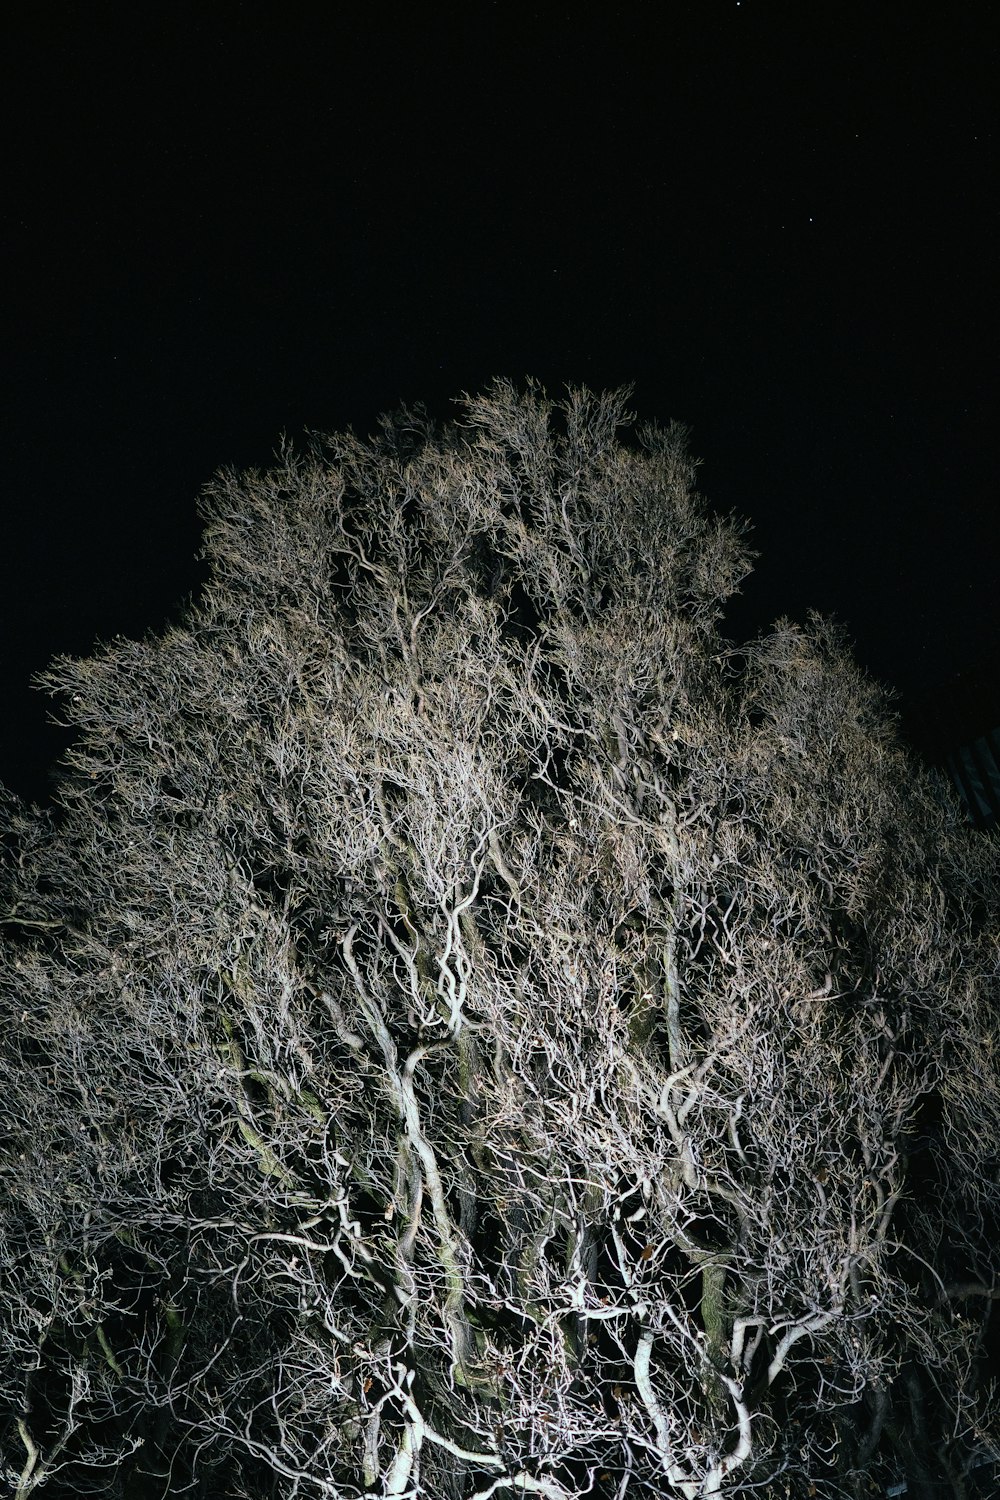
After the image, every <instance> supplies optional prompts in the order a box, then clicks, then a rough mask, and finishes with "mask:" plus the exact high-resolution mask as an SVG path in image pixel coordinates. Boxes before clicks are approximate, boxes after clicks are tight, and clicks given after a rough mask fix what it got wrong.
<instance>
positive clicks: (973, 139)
mask: <svg viewBox="0 0 1000 1500" xmlns="http://www.w3.org/2000/svg"><path fill="white" fill-rule="evenodd" d="M22 9H23V11H24V12H25V13H24V14H23V15H22V17H21V19H20V20H19V21H16V22H13V23H9V24H8V27H7V32H6V37H5V43H4V51H5V54H6V56H5V61H4V63H3V70H4V77H3V78H2V80H0V97H2V99H3V104H2V109H3V111H4V113H5V116H6V118H5V119H4V122H3V140H4V142H5V145H6V151H7V155H8V160H7V164H6V170H5V172H4V175H3V192H2V195H0V219H2V254H3V258H4V264H3V268H2V270H3V274H2V276H0V296H2V299H3V316H2V324H0V327H2V330H3V342H2V345H0V348H2V351H3V357H2V364H3V381H4V388H3V402H2V408H0V409H2V420H3V424H4V433H3V448H2V452H3V458H4V462H3V469H2V483H3V495H2V502H0V520H2V543H0V560H2V568H3V576H2V580H0V658H2V661H0V673H2V680H3V685H4V706H3V724H2V734H0V780H3V781H4V782H5V783H6V784H7V785H8V786H9V787H12V788H13V789H14V790H16V791H17V792H19V793H21V794H22V795H25V796H28V797H31V798H33V799H45V798H46V797H47V796H48V795H49V790H50V782H49V775H48V773H49V767H50V764H51V762H52V761H53V760H54V758H55V756H56V755H57V754H58V753H59V751H60V748H61V747H62V746H63V745H64V744H65V739H66V737H65V734H61V733H60V732H59V731H57V730H55V729H52V728H47V727H46V723H45V721H46V716H47V714H48V713H49V711H50V709H49V705H48V704H47V702H46V699H45V698H44V696H43V695H42V694H40V693H39V692H38V691H36V690H32V689H30V687H29V678H30V677H31V675H32V673H34V672H37V671H39V670H41V669H42V668H43V667H44V666H45V664H46V663H47V662H48V661H49V659H50V658H51V657H52V656H53V655H55V654H57V653H69V654H84V653H87V652H89V651H90V649H91V648H92V646H93V644H94V643H95V641H98V640H105V639H109V638H110V637H112V636H114V635H118V634H126V635H140V634H142V633H143V632H145V631H146V630H149V629H153V630H159V629H161V628H162V626H163V624H164V622H165V621H166V620H167V619H168V618H171V617H172V616H173V615H174V614H175V612H176V607H177V605H178V604H179V602H180V601H181V600H182V599H183V598H184V597H185V596H186V595H189V594H190V593H191V592H192V591H194V590H196V589H197V587H198V582H199V577H200V573H199V568H198V565H197V564H196V563H195V561H194V558H195V553H196V551H197V548H198V544H199V533H198V524H197V518H196V514H195V499H196V496H197V493H198V491H199V489H200V488H201V487H202V485H203V484H204V483H206V482H207V481H208V479H209V478H210V477H211V475H212V473H213V472H214V471H215V470H216V469H217V468H219V467H221V466H227V467H229V466H234V467H236V468H243V467H246V466H248V465H260V464H264V463H266V462H267V461H268V460H269V457H270V456H271V454H272V453H273V451H274V448H275V446H276V444H277V442H278V441H279V439H280V436H281V434H282V433H288V434H289V435H291V436H293V437H294V436H295V435H296V434H301V433H302V432H303V430H304V429H319V430H321V431H331V430H335V429H339V428H343V427H345V426H347V425H352V426H354V427H355V429H356V430H358V431H360V432H367V431H370V430H372V429H373V427H374V425H375V421H376V419H377V417H378V415H379V413H380V412H382V411H384V410H387V409H390V408H392V407H394V406H396V405H397V404H398V403H399V402H400V401H401V400H405V401H408V402H412V401H420V400H422V401H424V402H425V403H426V404H427V405H428V406H429V407H430V408H431V410H432V411H434V412H436V413H439V414H440V415H442V416H446V415H448V414H449V412H450V411H451V410H452V408H451V405H450V402H451V398H453V397H455V396H457V395H459V394H460V393H461V392H462V391H463V390H476V389H479V388H481V387H482V385H483V384H484V383H485V382H486V381H488V380H489V379H490V378H491V377H493V376H495V375H506V376H510V377H513V378H515V379H519V380H520V379H522V378H523V377H524V376H526V375H529V374H530V375H534V376H537V377H538V378H539V379H541V380H542V381H543V382H544V383H545V384H546V386H547V387H548V389H549V391H550V393H552V394H557V393H558V392H559V390H560V389H561V387H562V386H563V385H564V384H565V383H567V382H570V383H584V384H587V385H590V386H591V387H593V388H598V389H599V388H604V387H607V386H612V385H615V386H616V385H619V384H622V383H625V382H630V383H633V384H634V386H635V395H634V398H633V404H634V406H635V408H636V410H637V411H638V412H639V413H640V415H641V416H643V417H648V418H656V419H658V420H661V421H667V420H670V419H672V418H676V419H679V420H681V421H684V422H686V423H687V424H689V425H690V427H691V429H692V447H693V450H694V451H695V452H696V453H697V454H698V455H700V456H701V458H702V459H703V460H704V466H703V468H702V471H701V487H702V489H703V492H704V493H705V494H706V495H707V497H708V498H709V500H710V502H711V503H712V504H713V505H714V506H716V507H718V508H719V509H722V510H732V511H736V512H737V513H739V514H740V515H744V516H746V517H748V518H749V519H750V520H751V521H752V523H753V525H754V533H753V545H754V546H755V547H756V548H758V549H759V551H760V553H761V556H760V559H759V561H758V564H757V568H756V572H755V575H754V577H753V578H752V579H751V580H749V581H748V583H747V585H746V587H745V590H744V595H743V597H742V598H741V599H739V600H738V601H736V602H735V605H734V607H733V608H732V609H731V610H730V612H729V614H728V616H727V628H728V629H729V631H730V632H731V633H733V634H734V635H738V636H743V635H746V634H749V633H752V632H754V631H756V630H758V629H761V628H763V627H765V626H766V625H767V624H768V623H769V622H770V621H771V620H772V619H774V618H775V617H776V616H778V615H781V614H789V615H791V616H792V617H793V618H799V619H801V618H803V617H804V616H805V613H806V611H807V610H808V609H809V608H810V607H814V608H817V609H820V610H822V611H824V612H830V613H833V614H835V615H837V616H838V617H839V618H840V619H841V620H842V621H843V622H844V623H845V625H846V627H847V630H848V633H849V635H850V636H851V638H852V639H853V640H854V642H855V644H856V651H857V655H858V657H859V658H860V660H861V661H862V663H863V664H864V665H865V666H866V667H867V668H868V669H869V670H870V671H871V672H872V673H873V674H874V675H875V676H877V677H878V678H880V679H881V680H882V681H884V682H886V683H888V684H891V685H892V686H894V687H895V688H896V689H897V690H898V692H899V694H900V697H899V700H898V705H897V706H898V710H899V712H900V713H901V715H902V722H903V726H904V730H905V732H906V733H907V735H908V736H909V737H910V738H911V739H912V741H913V742H914V743H915V744H916V745H917V746H918V747H919V748H920V749H921V750H922V751H923V752H924V753H925V754H927V755H929V756H935V755H938V754H940V753H941V751H942V750H943V749H945V748H947V747H948V746H949V745H950V744H953V743H957V742H960V741H961V740H962V738H963V737H967V736H969V735H971V734H972V733H977V732H980V731H981V730H983V729H985V728H989V727H991V726H992V725H994V724H997V723H1000V671H998V668H997V660H998V657H997V646H998V623H1000V603H998V601H1000V526H998V524H997V504H996V479H997V471H998V465H997V446H998V442H997V433H998V429H1000V423H998V421H997V412H998V388H997V370H996V351H997V333H998V319H997V270H998V267H997V258H996V249H997V243H998V237H997V230H998V222H997V217H998V216H997V210H996V202H997V183H998V182H1000V172H998V170H997V167H998V164H997V122H996V114H995V106H994V104H993V96H994V94H995V92H996V83H997V77H998V70H997V53H996V50H995V47H994V44H993V42H992V27H991V26H990V24H989V19H990V13H991V12H993V17H992V19H993V20H994V21H995V19H996V15H995V9H996V8H995V7H994V6H985V5H975V4H968V3H965V4H962V5H959V6H938V7H923V6H915V5H910V4H904V3H902V0H900V3H894V4H888V3H884V4H883V3H872V0H869V3H868V4H866V5H865V6H863V7H860V6H857V7H856V6H853V5H850V4H846V5H845V4H839V3H838V4H830V5H817V4H803V3H795V4H788V5H766V4H757V3H754V0H743V3H739V4H738V3H736V0H730V3H725V4H713V3H711V0H702V3H690V4H689V3H677V4H674V3H671V0H659V3H657V4H642V3H637V4H633V5H622V6H619V5H613V4H607V3H606V4H590V5H582V4H577V5H572V6H570V5H563V4H554V3H553V4H540V5H537V6H535V7H529V6H524V7H522V6H516V5H512V4H505V3H502V0H500V3H495V4H490V3H485V0H484V3H477V0H467V3H465V4H464V5H452V4H439V3H433V4H427V5H424V6H411V7H409V8H408V10H406V11H405V12H404V11H403V10H402V8H401V7H400V8H398V9H397V8H396V7H393V8H391V9H390V8H385V7H378V6H375V5H370V4H365V5H363V6H362V5H359V6H357V7H353V8H352V7H350V6H348V5H347V4H336V5H333V4H331V5H329V6H327V7H325V15H326V17H327V19H325V20H324V19H317V15H318V14H320V12H321V8H320V7H318V6H315V5H312V6H308V7H307V6H295V7H291V6H289V7H278V6H266V7H265V6H260V7H257V6H251V5H240V4H235V3H213V4H210V5H204V4H202V5H198V6H191V5H186V4H175V5H172V6H171V7H169V9H164V10H163V11H162V12H159V13H158V12H157V9H156V6H155V5H146V6H133V7H129V8H128V9H126V8H125V7H124V6H122V7H121V8H120V9H116V8H113V7H107V6H99V5H98V6H82V5H78V6H72V7H71V6H62V7H60V6H58V5H55V6H48V7H42V6H37V7H30V8H29V7H23V8H22ZM29 9H30V15H29V14H28V11H29ZM286 12H287V13H286Z"/></svg>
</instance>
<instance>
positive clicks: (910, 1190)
mask: <svg viewBox="0 0 1000 1500" xmlns="http://www.w3.org/2000/svg"><path fill="white" fill-rule="evenodd" d="M695 474H696V465H695V463H694V462H693V461H692V459H691V457H690V456H689V452H688V448H687V439H686V434H685V433H684V431H683V430H682V429H680V428H678V427H676V426H674V427H670V428H669V429H666V430H664V429H661V428H658V427H656V426H653V425H648V426H636V424H635V423H634V421H633V419H632V418H631V416H630V414H629V413H628V410H627V393H620V392H619V393H611V394H605V395H599V396H595V395H592V394H590V393H588V392H586V391H571V392H570V393H569V394H568V395H567V396H566V398H565V399H564V400H562V401H561V402H555V401H552V400H550V399H549V398H548V397H547V396H546V394H545V393H544V391H542V390H541V389H540V388H539V387H537V386H535V385H531V384H529V385H528V386H527V388H526V389H523V390H518V389H516V388H514V387H513V386H511V385H509V384H507V383H505V382H496V383H494V385H492V386H491V387H490V388H489V389H488V390H487V391H486V392H485V393H484V394H483V395H481V396H479V397H475V398H466V399H465V401H464V404H463V405H462V407H461V410H460V414H459V416H458V418H457V420H456V421H455V422H453V423H452V424H450V425H447V426H439V425H436V424H434V423H433V422H431V421H430V420H429V418H427V416H426V415H425V414H424V413H423V412H421V411H419V410H418V411H403V412H401V413H398V414H396V415H395V416H393V417H390V418H387V419H385V420H384V421H383V423H382V425H381V428H380V430H379V432H378V433H377V434H376V435H375V436H374V437H372V438H370V439H368V440H365V441H363V440H360V439H358V438H356V437H354V436H353V435H351V434H347V435H339V436H335V437H329V438H315V439H312V440H311V442H310V444H309V446H308V448H307V449H306V450H305V451H304V452H301V453H300V452H297V451H294V450H293V449H292V448H291V447H290V446H287V445H286V447H285V448H283V450H282V452H281V454H280V455H279V457H278V459H277V461H276V463H275V466H274V467H273V468H272V469H270V470H268V471H267V472H263V473H249V474H245V475H235V474H224V475H221V476H220V477H219V478H218V479H217V480H216V481H215V483H214V484H213V485H212V486H211V487H210V488H209V490H208V491H207V493H206V494H205V496H204V497H203V501H202V509H203V516H204V521H205V543H204V548H205V550H204V556H205V559H206V560H207V563H208V566H209V579H208V582H207V584H206V586H205V588H204V590H203V591H202V593H201V595H200V596H199V597H198V599H197V600H196V601H194V602H193V603H191V604H189V605H188V606H187V607H186V609H185V611H184V614H183V617H182V618H181V620H180V622H179V623H178V624H176V625H174V626H172V627H171V628H169V629H167V630H165V631H164V632H163V634H162V635H160V636H151V637H149V638H147V639H145V640H142V641H127V640H117V641H114V642H112V643H111V644H109V645H107V646H105V647H103V648H101V649H100V650H98V651H97V652H96V653H95V654H94V655H93V656H92V657H90V658H88V659H86V660H69V659H62V660H59V661H57V662H55V663H54V664H53V666H52V667H51V668H50V670H49V671H48V672H47V673H46V674H45V678H44V682H45V685H46V686H47V687H48V688H49V689H50V690H51V691H52V692H53V694H55V695H56V696H57V697H58V699H59V701H60V703H61V705H62V713H63V715H64V717H65V720H66V722H67V723H69V724H70V725H72V726H73V727H74V728H75V730H76V739H75V743H74V745H73V748H72V749H71V750H70V751H69V752H68V754H67V756H66V759H65V763H64V765H63V767H62V770H61V773H60V782H59V796H58V802H59V805H58V807H57V808H56V809H55V810H53V811H51V812H47V813H46V812H42V811H40V810H38V809H30V808H25V807H23V806H21V805H20V804H18V803H17V802H16V801H15V800H14V799H13V798H7V799H6V802H5V803H4V806H3V812H2V821H0V826H2V832H3V846H4V851H5V855H4V865H3V888H2V891H0V916H2V920H3V923H4V929H3V930H4V933H5V941H4V944H3V950H2V967H0V1080H2V1089H3V1099H4V1117H3V1119H4V1123H3V1137H2V1143H0V1174H2V1179H3V1181H2V1198H0V1254H2V1260H3V1273H4V1295H3V1300H2V1306H0V1444H2V1455H3V1464H4V1466H5V1469H4V1472H5V1474H6V1477H7V1480H8V1482H9V1484H10V1486H11V1493H12V1494H14V1495H15V1496H16V1497H17V1500H26V1497H27V1496H28V1495H30V1494H32V1493H34V1491H35V1490H36V1489H37V1490H39V1491H41V1492H44V1493H45V1494H51V1495H58V1494H74V1495H80V1494H87V1493H92V1494H102V1495H105V1494H106V1495H111V1496H117V1497H120V1500H134V1497H143V1500H146V1497H150V1500H152V1497H157V1500H158V1497H165V1496H168V1495H175V1494H191V1495H195V1496H204V1497H210V1496H212V1497H214V1496H227V1497H229V1496H237V1497H239V1496H242V1497H246V1500H263V1497H280V1500H291V1497H298V1496H302V1497H310V1500H312V1497H329V1500H352V1497H360V1496H362V1495H368V1494H384V1495H386V1496H409V1497H413V1500H487V1497H490V1496H493V1495H497V1496H501V1497H502V1496H504V1495H506V1494H512V1495H521V1494H524V1495H536V1496H541V1497H545V1500H576V1497H578V1496H581V1497H582V1496H594V1497H607V1500H612V1497H613V1500H625V1497H628V1500H639V1497H641V1496H649V1497H653V1496H664V1495H669V1496H677V1497H682V1500H694V1497H699V1496H710V1495H720V1496H721V1495H725V1496H729V1497H734V1500H735V1497H739V1500H743V1497H746V1500H750V1497H751V1496H753V1497H761V1496H763V1497H772V1496H773V1497H779V1496H787V1495H803V1496H804V1495H806V1494H808V1495H810V1496H811V1495H818V1496H821V1497H823V1496H825V1497H831V1500H843V1497H844V1496H845V1495H857V1496H863V1495H869V1494H876V1493H882V1492H884V1489H885V1486H886V1485H887V1484H890V1483H892V1482H894V1481H896V1482H901V1481H902V1480H903V1479H905V1480H906V1481H907V1483H908V1484H909V1486H910V1491H911V1493H913V1494H916V1495H927V1496H930V1495H931V1494H934V1495H939V1494H941V1493H943V1492H944V1493H953V1494H955V1495H956V1496H957V1495H962V1494H966V1493H971V1491H969V1490H967V1489H965V1488H963V1485H965V1483H966V1476H968V1474H969V1473H970V1470H971V1466H972V1464H973V1463H974V1461H975V1460H976V1459H977V1458H978V1457H980V1456H982V1455H992V1457H993V1458H994V1459H997V1458H1000V1428H998V1425H997V1415H996V1413H997V1407H996V1406H995V1405H994V1404H992V1403H991V1392H990V1388H989V1360H990V1343H989V1337H990V1335H989V1312H990V1308H991V1305H992V1301H993V1300H994V1299H995V1298H996V1296H997V1294H998V1291H997V1289H998V1285H1000V1281H998V1249H997V1245H998V1230H1000V1223H998V1213H997V1208H998V1199H1000V1174H998V1145H997V1142H998V1139H1000V1086H998V1076H997V1049H998V1043H997V1037H998V1015H997V1005H996V973H997V933H998V928H997V914H996V910H997V909H996V895H997V890H998V875H1000V870H998V863H997V846H996V843H995V842H994V841H993V840H991V839H990V838H987V837H982V836H976V835H974V834H973V833H972V832H971V830H969V829H968V828H967V827H966V826H965V825H964V823H963V821H962V818H961V815H960V813H959V810H958V808H957V806H956V805H955V803H954V801H953V799H952V798H951V797H950V796H949V795H948V794H947V792H946V791H945V790H944V788H943V787H942V786H941V785H940V784H939V783H938V782H937V781H935V779H934V778H933V777H932V776H931V775H930V774H929V773H928V772H926V771H925V770H924V769H922V768H921V767H920V766H919V765H918V763H917V762H916V760H915V759H914V758H913V757H912V756H911V755H910V754H909V752H908V751H907V750H906V748H905V746H904V745H903V744H902V743H901V742H900V740H899V738H898V735H897V731H896V728H895V723H894V720H893V717H892V714H891V712H890V707H889V705H888V703H887V700H886V697H885V695H884V693H883V692H882V690H881V689H880V688H879V687H878V686H877V685H876V684H874V683H872V682H871V681H870V680H868V679H867V678H866V677H865V675H864V674H863V673H862V672H861V671H860V670H859V668H858V667H857V666H856V665H855V664H854V663H853V661H852V659H851V655H850V651H849V649H848V647H847V644H846V642H845V640H844V638H843V636H842V634H841V633H840V631H839V630H838V629H837V627H836V626H835V625H833V624H832V623H831V622H829V621H827V620H823V619H821V618H819V617H816V616H814V617H811V618H810V619H809V620H808V621H807V622H806V623H805V624H800V625H797V624H794V623H792V622H790V621H788V620H782V621H779V622H778V623H777V624H776V625H775V626H774V628H773V629H772V630H771V631H770V632H768V633H767V634H766V635H764V636H762V637H761V638H759V639H756V640H753V641H751V642H747V643H734V642H732V641H730V640H728V639H727V638H726V636H725V634H724V632H723V619H724V608H725V604H726V601H727V599H728V598H729V597H730V596H731V595H732V594H733V593H734V591H735V590H736V589H737V588H738V586H739V584H740V582H741V580H742V579H743V578H744V577H745V576H746V574H747V572H748V570H749V567H750V563H751V559H752V554H751V552H750V551H749V549H748V546H747V542H746V528H745V527H744V526H743V525H742V524H741V523H739V522H738V521H736V520H734V519H733V518H731V517H719V516H716V515H714V514H713V513H712V512H711V510H710V509H709V508H708V506H707V505H706V504H705V502H704V501H703V500H702V499H701V497H700V496H699V495H698V493H697V491H696V489H695ZM942 1484H943V1485H945V1489H944V1490H942V1488H941V1486H942Z"/></svg>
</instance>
